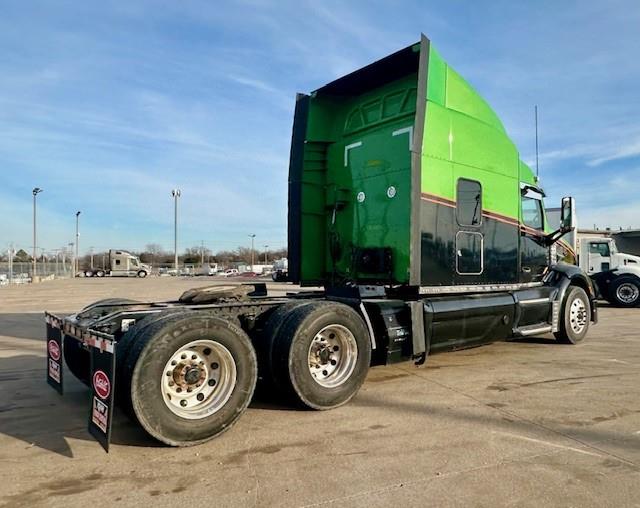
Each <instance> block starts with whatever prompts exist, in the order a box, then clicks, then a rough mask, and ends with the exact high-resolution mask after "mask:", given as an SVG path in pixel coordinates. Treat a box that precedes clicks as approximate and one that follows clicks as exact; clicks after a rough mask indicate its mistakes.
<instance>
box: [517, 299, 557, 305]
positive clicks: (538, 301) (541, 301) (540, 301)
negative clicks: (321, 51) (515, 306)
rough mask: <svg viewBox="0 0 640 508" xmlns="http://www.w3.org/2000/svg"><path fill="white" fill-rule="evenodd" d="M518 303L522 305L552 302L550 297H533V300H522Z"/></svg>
mask: <svg viewBox="0 0 640 508" xmlns="http://www.w3.org/2000/svg"><path fill="white" fill-rule="evenodd" d="M518 303H519V304H520V305H534V304H536V303H551V300H549V299H548V298H533V299H532V300H520V301H519V302H518Z"/></svg>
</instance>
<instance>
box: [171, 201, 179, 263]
mask: <svg viewBox="0 0 640 508" xmlns="http://www.w3.org/2000/svg"><path fill="white" fill-rule="evenodd" d="M171 195H172V196H173V203H174V205H173V252H174V260H173V264H174V268H175V269H176V275H177V274H178V273H177V272H178V198H179V197H180V195H181V192H180V189H173V190H172V191H171Z"/></svg>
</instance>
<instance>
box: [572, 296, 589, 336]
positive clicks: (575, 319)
mask: <svg viewBox="0 0 640 508" xmlns="http://www.w3.org/2000/svg"><path fill="white" fill-rule="evenodd" d="M569 322H570V323H571V329H572V330H573V331H574V333H576V334H578V335H579V334H581V333H582V331H583V330H584V329H585V327H586V326H587V307H586V305H585V304H584V302H583V301H582V299H580V298H575V299H574V300H573V301H572V302H571V306H570V307H569Z"/></svg>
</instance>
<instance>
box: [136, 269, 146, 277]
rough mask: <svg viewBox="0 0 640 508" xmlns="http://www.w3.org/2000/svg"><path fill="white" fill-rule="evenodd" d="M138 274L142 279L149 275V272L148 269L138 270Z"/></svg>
mask: <svg viewBox="0 0 640 508" xmlns="http://www.w3.org/2000/svg"><path fill="white" fill-rule="evenodd" d="M137 275H138V277H140V278H141V279H144V278H145V277H146V276H147V272H146V270H138V274H137Z"/></svg>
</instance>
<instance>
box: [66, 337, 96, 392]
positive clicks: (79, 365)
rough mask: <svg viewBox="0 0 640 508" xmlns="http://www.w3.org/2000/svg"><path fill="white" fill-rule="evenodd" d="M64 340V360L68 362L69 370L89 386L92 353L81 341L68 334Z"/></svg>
mask: <svg viewBox="0 0 640 508" xmlns="http://www.w3.org/2000/svg"><path fill="white" fill-rule="evenodd" d="M62 341H63V347H62V352H63V356H64V362H65V363H66V364H67V367H68V369H69V371H71V374H73V375H74V376H75V377H76V378H77V379H78V381H80V382H81V383H83V384H84V385H86V386H89V377H90V376H91V355H90V354H89V351H87V350H86V349H85V348H84V347H82V343H81V342H79V341H77V340H76V339H74V338H73V337H69V336H68V335H65V336H64V337H63V338H62Z"/></svg>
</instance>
